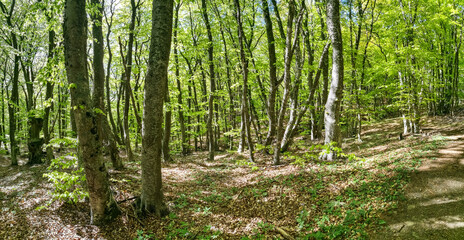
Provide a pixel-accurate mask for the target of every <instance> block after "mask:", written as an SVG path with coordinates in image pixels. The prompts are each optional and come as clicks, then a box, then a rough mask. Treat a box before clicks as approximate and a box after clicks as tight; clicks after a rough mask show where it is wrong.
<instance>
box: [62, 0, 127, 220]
mask: <svg viewBox="0 0 464 240" xmlns="http://www.w3.org/2000/svg"><path fill="white" fill-rule="evenodd" d="M63 35H64V51H65V65H66V73H67V79H68V82H69V84H70V88H71V101H72V109H73V111H74V115H75V119H76V120H75V122H76V124H77V133H78V140H79V150H80V152H81V155H82V159H83V164H84V170H85V175H86V179H87V186H88V191H89V196H90V209H91V223H93V224H103V223H105V222H107V221H110V220H112V219H113V218H114V217H115V216H117V215H118V214H119V211H120V210H119V208H118V206H117V204H116V202H115V200H114V198H113V195H112V193H111V190H110V186H109V181H108V173H107V171H106V167H105V162H104V161H103V155H102V141H101V136H100V135H99V131H98V129H101V126H100V125H99V122H98V121H97V117H96V114H95V108H94V106H93V103H92V99H91V97H90V87H89V79H88V75H87V74H88V72H87V55H86V52H87V51H86V48H87V16H86V11H85V0H67V1H66V3H65V13H64V25H63Z"/></svg>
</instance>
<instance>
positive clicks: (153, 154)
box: [138, 0, 174, 216]
mask: <svg viewBox="0 0 464 240" xmlns="http://www.w3.org/2000/svg"><path fill="white" fill-rule="evenodd" d="M173 5H174V4H173V0H153V8H152V29H151V42H150V54H149V59H148V72H147V76H146V78H145V93H144V96H145V98H144V110H143V125H142V195H141V197H140V206H139V207H138V210H139V211H140V212H154V213H156V215H158V216H165V215H167V214H168V209H167V207H166V205H165V203H164V200H163V191H162V176H161V148H162V146H161V140H162V135H163V129H162V122H163V104H164V97H165V91H166V86H167V80H168V71H167V70H168V65H169V54H170V51H171V35H172V22H173V21H172V17H173Z"/></svg>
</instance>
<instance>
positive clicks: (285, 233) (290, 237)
mask: <svg viewBox="0 0 464 240" xmlns="http://www.w3.org/2000/svg"><path fill="white" fill-rule="evenodd" d="M275 230H277V232H279V233H280V234H281V235H282V236H283V237H284V238H285V239H289V240H294V238H293V237H292V236H290V234H288V233H287V232H286V231H285V230H283V229H282V228H280V227H277V226H275Z"/></svg>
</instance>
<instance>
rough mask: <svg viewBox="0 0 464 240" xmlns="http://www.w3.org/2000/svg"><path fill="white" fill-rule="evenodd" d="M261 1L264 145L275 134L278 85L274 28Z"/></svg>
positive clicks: (263, 1) (265, 2)
mask: <svg viewBox="0 0 464 240" xmlns="http://www.w3.org/2000/svg"><path fill="white" fill-rule="evenodd" d="M262 3H263V14H264V21H265V23H266V36H267V49H268V50H267V51H268V55H269V96H268V100H267V115H268V121H269V129H268V132H267V137H266V142H265V143H264V146H269V145H271V143H272V140H273V139H274V136H275V129H276V113H275V102H276V93H277V88H278V86H279V82H278V80H277V66H276V62H277V60H276V49H275V39H274V30H273V28H272V21H271V16H270V13H269V4H268V2H267V0H262Z"/></svg>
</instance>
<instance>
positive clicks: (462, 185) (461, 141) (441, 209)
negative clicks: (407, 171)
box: [371, 130, 464, 239]
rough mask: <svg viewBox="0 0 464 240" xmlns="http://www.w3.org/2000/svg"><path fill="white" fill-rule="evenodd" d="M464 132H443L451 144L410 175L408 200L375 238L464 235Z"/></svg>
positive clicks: (390, 216) (459, 236)
mask: <svg viewBox="0 0 464 240" xmlns="http://www.w3.org/2000/svg"><path fill="white" fill-rule="evenodd" d="M463 132H464V131H456V130H454V131H450V132H447V133H446V132H445V133H443V134H444V136H446V141H447V142H448V143H447V144H446V145H445V146H443V147H441V148H439V149H438V151H437V153H436V154H435V156H429V160H426V161H424V162H423V164H422V166H421V167H420V168H419V169H418V171H417V172H415V173H413V174H412V175H411V181H410V183H409V184H408V186H407V188H406V190H405V198H406V199H405V200H404V201H401V202H400V204H399V206H398V208H397V209H396V210H395V211H393V212H391V213H390V214H389V215H387V216H386V217H385V220H386V225H387V228H386V229H385V230H383V231H381V232H380V233H377V234H374V236H371V238H372V239H463V238H464V135H462V134H463Z"/></svg>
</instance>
